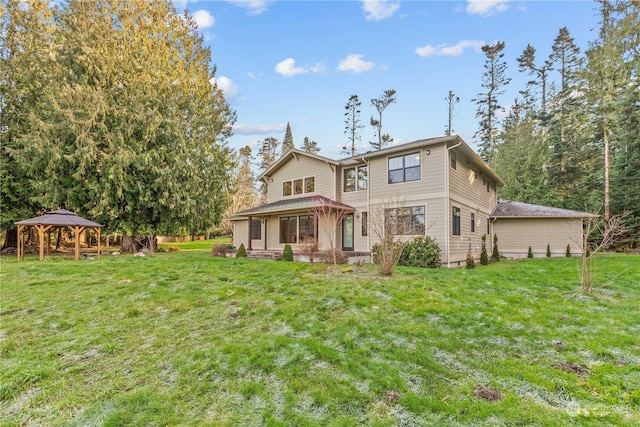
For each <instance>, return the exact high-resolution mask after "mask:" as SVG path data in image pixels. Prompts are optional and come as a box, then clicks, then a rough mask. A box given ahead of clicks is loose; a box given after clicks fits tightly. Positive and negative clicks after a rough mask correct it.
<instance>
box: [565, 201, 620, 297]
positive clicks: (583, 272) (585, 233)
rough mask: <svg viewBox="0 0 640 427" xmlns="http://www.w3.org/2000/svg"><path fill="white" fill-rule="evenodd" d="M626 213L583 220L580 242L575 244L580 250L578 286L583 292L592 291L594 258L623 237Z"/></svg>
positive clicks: (596, 216) (595, 216)
mask: <svg viewBox="0 0 640 427" xmlns="http://www.w3.org/2000/svg"><path fill="white" fill-rule="evenodd" d="M627 215H628V212H625V213H622V214H620V215H613V216H611V217H610V218H608V219H607V218H605V217H603V216H602V215H593V216H590V217H587V218H585V219H584V222H583V226H582V236H581V241H579V242H576V243H577V244H578V246H579V247H580V249H581V250H582V258H581V264H580V286H581V287H582V291H583V292H587V293H591V292H592V291H593V276H592V270H593V262H594V257H595V256H596V255H597V254H598V253H600V252H602V251H604V250H606V249H608V248H611V247H612V246H614V245H615V243H616V242H617V241H618V240H619V239H620V238H621V237H623V236H624V234H625V232H626V228H625V226H624V220H625V218H626V217H627Z"/></svg>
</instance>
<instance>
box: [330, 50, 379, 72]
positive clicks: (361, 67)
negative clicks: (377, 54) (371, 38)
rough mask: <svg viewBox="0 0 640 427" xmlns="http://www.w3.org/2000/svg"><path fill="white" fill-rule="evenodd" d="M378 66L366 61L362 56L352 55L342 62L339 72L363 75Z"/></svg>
mask: <svg viewBox="0 0 640 427" xmlns="http://www.w3.org/2000/svg"><path fill="white" fill-rule="evenodd" d="M375 66H376V64H374V63H373V62H371V61H365V60H363V59H362V55H360V54H352V55H349V56H347V57H346V58H345V59H343V60H342V61H340V64H339V65H338V70H339V71H351V72H352V73H363V72H365V71H370V70H372V69H373V68H374V67H375Z"/></svg>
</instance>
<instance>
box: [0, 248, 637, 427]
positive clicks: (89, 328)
mask: <svg viewBox="0 0 640 427" xmlns="http://www.w3.org/2000/svg"><path fill="white" fill-rule="evenodd" d="M171 245H175V243H171ZM210 248H211V241H209V242H208V244H207V245H206V247H205V248H203V249H202V250H192V251H185V250H182V249H181V251H180V252H171V253H158V254H155V255H153V256H147V257H133V256H130V255H124V256H118V257H111V256H109V257H106V256H105V257H102V258H101V259H91V260H82V261H73V260H68V259H63V258H53V259H50V260H48V261H45V262H39V261H38V260H37V258H35V257H29V256H28V257H27V258H26V259H25V260H24V261H22V262H18V261H16V260H15V258H7V257H1V258H0V267H1V269H0V286H1V288H0V289H1V292H2V301H1V309H0V322H1V325H2V332H1V333H0V337H1V340H0V356H1V359H0V363H1V366H0V367H1V369H0V384H1V388H0V393H1V394H0V396H1V400H0V419H2V420H3V422H2V424H3V425H28V424H33V425H48V426H63V425H64V426H84V425H109V426H110V425H193V426H196V425H221V426H232V425H296V426H320V425H322V426H324V425H365V426H392V425H465V426H475V425H576V426H577V425H589V426H611V425H620V426H622V425H638V424H640V415H639V414H640V412H639V411H638V407H639V406H640V392H638V387H637V385H638V381H639V379H640V376H639V371H638V366H640V351H639V349H638V340H637V337H638V328H637V324H636V323H634V322H632V321H630V313H639V312H640V288H639V287H638V283H640V257H638V256H632V255H621V254H620V255H604V256H598V257H597V258H596V268H595V269H596V275H597V278H596V281H598V282H600V283H606V282H609V281H610V282H611V283H609V284H608V285H607V286H606V287H605V288H603V289H601V290H596V291H594V293H592V294H578V295H576V292H577V291H578V290H579V289H580V286H579V278H578V272H577V271H578V270H577V265H576V262H577V261H579V260H578V259H577V258H565V257H562V258H553V259H533V260H521V261H504V262H500V263H496V264H491V265H488V266H486V267H484V268H482V269H477V268H476V269H473V270H466V269H463V268H462V269H453V270H449V269H443V268H441V269H435V270H434V269H421V268H413V267H398V268H397V269H396V271H395V274H394V275H393V276H392V277H382V276H380V275H378V274H377V271H376V269H375V267H374V266H369V265H363V266H358V267H357V268H353V269H343V268H336V267H335V266H332V265H324V264H307V263H299V262H294V263H283V262H277V261H271V260H265V261H262V260H250V259H235V258H218V257H212V256H211V255H210V253H209V251H210ZM622 272H624V274H620V273H622ZM567 366H569V367H571V366H578V367H580V368H581V369H584V371H580V372H581V373H580V374H578V373H576V371H577V370H576V371H573V372H572V371H567V370H566V369H565V368H566V367H567ZM479 388H484V389H486V390H496V392H497V395H499V396H500V399H498V400H495V401H493V402H491V401H488V400H485V399H483V398H482V397H479V396H480V394H479V393H478V392H477V390H478V389H479Z"/></svg>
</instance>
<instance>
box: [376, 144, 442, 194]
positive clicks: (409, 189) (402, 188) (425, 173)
mask: <svg viewBox="0 0 640 427" xmlns="http://www.w3.org/2000/svg"><path fill="white" fill-rule="evenodd" d="M426 150H429V153H430V154H429V155H427V154H426ZM415 152H419V153H420V179H419V180H418V181H410V182H400V183H395V184H389V161H388V159H389V157H396V156H399V155H405V154H410V153H415ZM444 156H445V151H444V145H443V144H439V145H433V146H429V147H428V148H425V147H422V148H420V149H414V150H407V151H406V152H402V153H394V154H393V155H389V156H380V157H376V158H374V159H371V161H370V163H369V186H370V195H371V196H370V197H371V203H383V202H387V201H390V200H395V201H397V200H400V201H403V200H407V201H408V200H413V199H423V200H424V199H430V198H434V197H443V196H444V191H445V189H444V186H445V184H444V181H445V177H444V175H443V173H442V170H443V168H442V162H443V161H444Z"/></svg>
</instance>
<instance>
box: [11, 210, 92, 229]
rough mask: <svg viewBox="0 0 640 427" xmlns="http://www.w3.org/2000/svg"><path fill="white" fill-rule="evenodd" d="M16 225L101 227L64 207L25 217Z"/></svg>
mask: <svg viewBox="0 0 640 427" xmlns="http://www.w3.org/2000/svg"><path fill="white" fill-rule="evenodd" d="M16 224H18V225H55V226H61V227H66V226H74V225H79V226H82V227H102V225H101V224H98V223H97V222H93V221H89V220H88V219H84V218H82V217H80V216H78V215H77V214H76V213H75V212H71V211H68V210H65V209H58V210H56V211H49V212H47V213H46V214H44V215H40V216H37V217H35V218H29V219H25V220H23V221H18V222H16Z"/></svg>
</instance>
